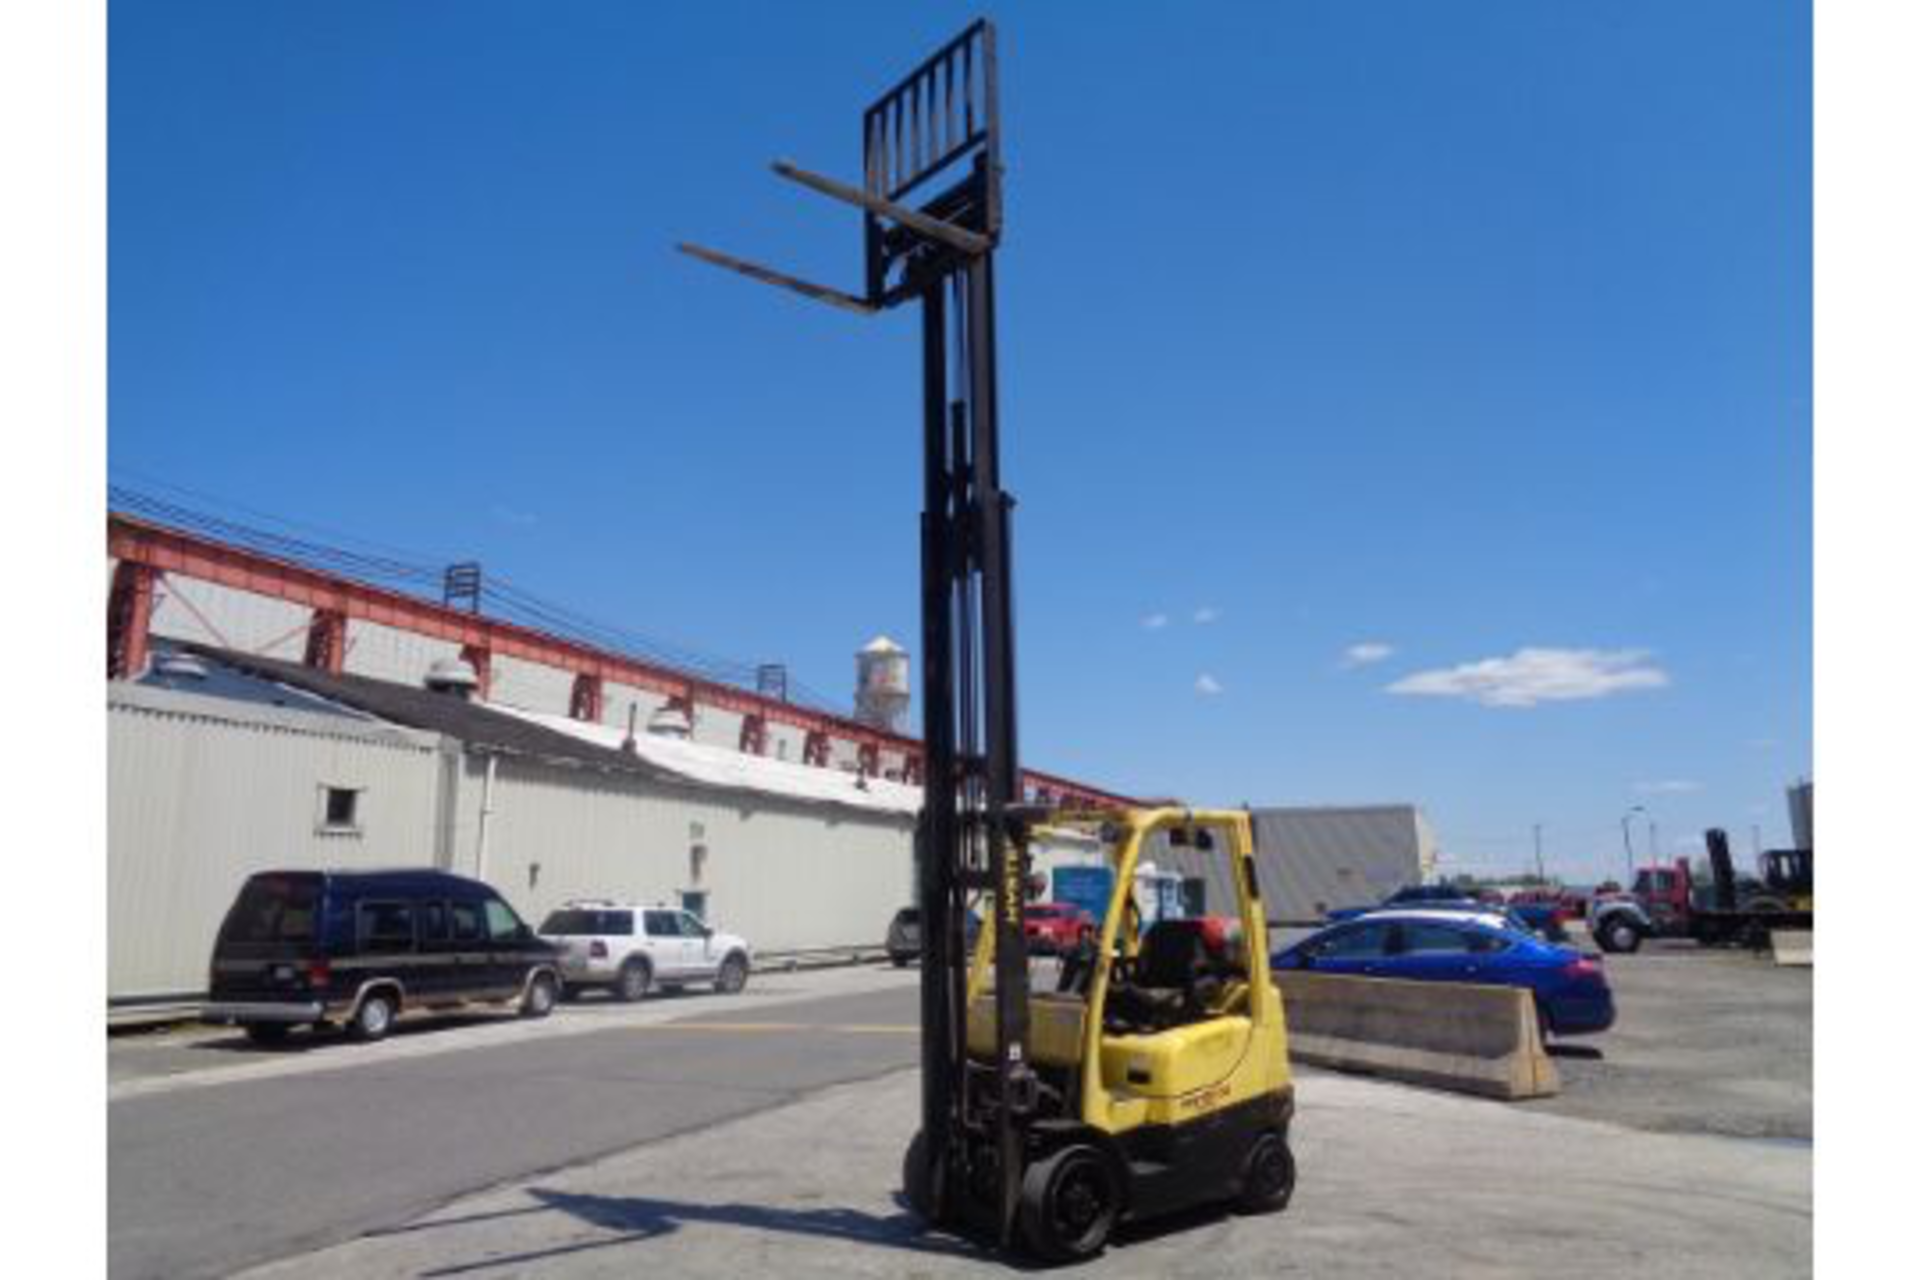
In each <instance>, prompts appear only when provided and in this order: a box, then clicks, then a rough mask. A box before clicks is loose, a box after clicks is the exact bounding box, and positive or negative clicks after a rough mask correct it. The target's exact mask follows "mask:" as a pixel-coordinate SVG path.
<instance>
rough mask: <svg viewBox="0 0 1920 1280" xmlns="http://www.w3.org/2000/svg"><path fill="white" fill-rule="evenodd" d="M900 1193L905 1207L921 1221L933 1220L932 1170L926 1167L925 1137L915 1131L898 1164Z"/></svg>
mask: <svg viewBox="0 0 1920 1280" xmlns="http://www.w3.org/2000/svg"><path fill="white" fill-rule="evenodd" d="M900 1191H901V1193H902V1194H903V1195H905V1196H906V1198H907V1207H908V1208H909V1209H912V1210H913V1211H914V1212H915V1213H917V1214H919V1215H920V1217H921V1219H922V1220H923V1221H928V1222H931V1221H932V1220H933V1170H932V1169H930V1168H928V1167H927V1135H926V1134H924V1133H921V1132H918V1131H915V1133H914V1135H913V1141H911V1142H909V1143H907V1154H906V1156H905V1158H904V1159H902V1160H901V1162H900Z"/></svg>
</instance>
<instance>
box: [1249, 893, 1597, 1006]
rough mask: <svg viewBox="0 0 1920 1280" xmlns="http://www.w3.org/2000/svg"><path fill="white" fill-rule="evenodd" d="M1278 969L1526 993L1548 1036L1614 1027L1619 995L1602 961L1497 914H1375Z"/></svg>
mask: <svg viewBox="0 0 1920 1280" xmlns="http://www.w3.org/2000/svg"><path fill="white" fill-rule="evenodd" d="M1273 967H1274V968H1275V969H1308V970H1311V971H1313V972H1314V973H1332V974H1343V975H1348V976H1352V977H1366V978H1406V979H1411V980H1414V981H1419V982H1467V983H1479V984H1481V985H1486V986H1503V987H1527V988H1529V989H1531V990H1532V992H1533V1000H1534V1006H1535V1007H1536V1008H1537V1009H1538V1010H1539V1012H1540V1029H1541V1030H1542V1031H1543V1032H1546V1033H1548V1034H1550V1035H1556V1036H1576V1035H1591V1034H1593V1033H1595V1032H1600V1031H1605V1030H1606V1029H1607V1028H1608V1027H1610V1026H1612V1025H1613V991H1612V989H1611V988H1609V987H1608V986H1607V973H1606V970H1605V969H1603V968H1602V967H1601V966H1600V962H1599V960H1598V959H1597V958H1595V957H1592V956H1586V955H1582V954H1581V953H1580V952H1578V951H1575V950H1574V949H1573V948H1571V947H1561V946H1555V945H1554V944H1553V943H1550V942H1547V941H1545V940H1543V939H1541V938H1540V937H1538V936H1536V935H1534V934H1533V933H1530V932H1528V931H1526V930H1524V929H1517V928H1514V927H1513V926H1512V925H1510V924H1509V923H1508V922H1507V921H1506V920H1505V919H1504V918H1503V917H1501V916H1498V915H1495V914H1492V913H1491V912H1489V913H1486V914H1481V915H1474V914H1468V913H1466V912H1459V911H1419V910H1402V911H1375V912H1372V913H1370V914H1368V915H1364V916H1361V917H1359V918H1358V919H1354V920H1343V921H1341V922H1340V923H1338V924H1335V925H1332V926H1330V927H1328V928H1325V929H1322V930H1321V931H1320V932H1318V933H1316V934H1314V935H1313V936H1312V937H1310V938H1307V939H1306V940H1304V941H1302V942H1297V943H1295V944H1294V945H1293V946H1291V947H1288V948H1287V949H1286V950H1284V951H1280V952H1276V953H1275V954H1274V957H1273Z"/></svg>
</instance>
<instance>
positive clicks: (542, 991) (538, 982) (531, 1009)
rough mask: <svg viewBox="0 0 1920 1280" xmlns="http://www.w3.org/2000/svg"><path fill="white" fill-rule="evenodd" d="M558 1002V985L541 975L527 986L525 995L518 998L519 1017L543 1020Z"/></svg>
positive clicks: (545, 975) (548, 977) (551, 979)
mask: <svg viewBox="0 0 1920 1280" xmlns="http://www.w3.org/2000/svg"><path fill="white" fill-rule="evenodd" d="M559 1002H560V991H559V984H558V983H556V982H555V981H554V980H553V978H552V977H550V976H549V975H547V974H544V973H543V974H541V975H540V976H539V977H537V978H535V979H534V980H533V981H532V982H530V983H528V984H527V994H526V995H524V996H522V997H521V998H520V1016H521V1017H523V1018H544V1017H546V1016H547V1015H548V1014H550V1013H552V1012H553V1006H554V1005H556V1004H558V1003H559Z"/></svg>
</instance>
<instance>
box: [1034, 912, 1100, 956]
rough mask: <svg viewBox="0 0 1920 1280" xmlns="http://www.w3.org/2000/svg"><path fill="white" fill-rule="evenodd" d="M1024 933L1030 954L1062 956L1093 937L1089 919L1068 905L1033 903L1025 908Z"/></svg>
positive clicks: (1091, 919) (1084, 913)
mask: <svg viewBox="0 0 1920 1280" xmlns="http://www.w3.org/2000/svg"><path fill="white" fill-rule="evenodd" d="M1025 930H1026V935H1027V950H1028V951H1030V952H1032V953H1033V954H1034V955H1041V956H1058V955H1065V954H1066V953H1067V952H1069V951H1072V950H1073V949H1074V948H1076V947H1078V946H1080V945H1081V943H1083V942H1087V941H1090V940H1091V939H1092V938H1093V932H1094V928H1093V917H1092V916H1090V915H1088V914H1087V913H1086V912H1085V911H1084V910H1082V909H1081V908H1079V907H1076V906H1074V905H1073V904H1072V903H1070V902H1036V903H1034V904H1032V905H1031V906H1029V907H1028V908H1027V912H1026V919H1025Z"/></svg>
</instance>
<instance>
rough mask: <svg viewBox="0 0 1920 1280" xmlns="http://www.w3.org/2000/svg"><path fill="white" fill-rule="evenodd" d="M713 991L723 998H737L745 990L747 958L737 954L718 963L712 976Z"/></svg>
mask: <svg viewBox="0 0 1920 1280" xmlns="http://www.w3.org/2000/svg"><path fill="white" fill-rule="evenodd" d="M713 989H714V990H715V991H718V992H719V993H720V994H721V995H723V996H737V995H739V994H740V993H741V992H742V991H745V990H746V989H747V958H746V957H745V956H743V955H741V954H740V953H739V952H735V953H734V954H733V955H730V956H728V957H727V958H726V959H725V960H722V961H721V962H720V972H719V973H717V974H715V975H714V976H713Z"/></svg>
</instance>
